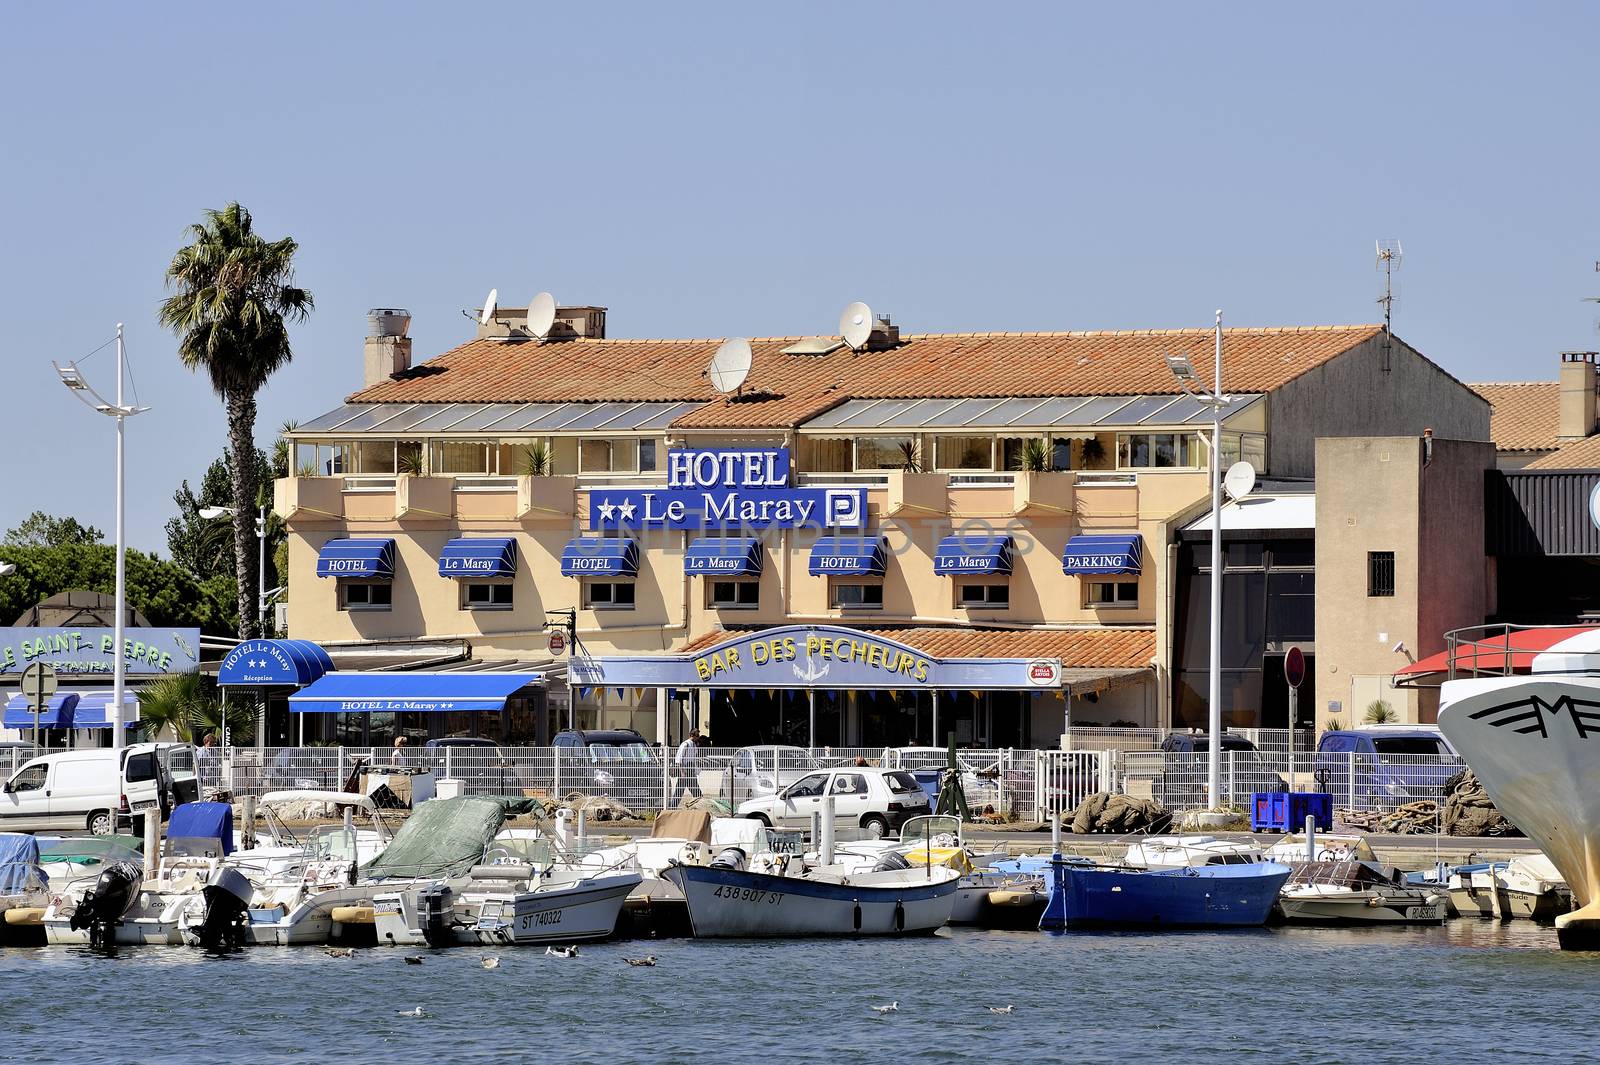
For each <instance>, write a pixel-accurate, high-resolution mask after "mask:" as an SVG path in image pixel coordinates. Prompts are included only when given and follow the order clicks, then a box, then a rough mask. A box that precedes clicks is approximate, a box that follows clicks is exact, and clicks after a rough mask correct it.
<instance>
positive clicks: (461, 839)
mask: <svg viewBox="0 0 1600 1065" xmlns="http://www.w3.org/2000/svg"><path fill="white" fill-rule="evenodd" d="M533 805H534V804H533V801H532V800H530V799H501V798H492V797H488V796H482V795H471V796H463V797H462V798H458V799H429V800H428V801H427V802H424V803H421V804H419V805H418V806H417V808H416V809H415V810H414V811H412V814H411V816H410V817H408V818H407V819H406V823H405V824H403V825H401V826H400V830H399V831H398V832H396V833H395V834H394V839H392V840H390V841H389V845H388V846H387V847H385V848H384V849H383V853H382V854H380V855H378V856H377V857H376V858H374V859H373V860H372V861H370V862H368V863H367V864H366V865H364V866H362V867H361V879H362V880H390V879H405V880H411V879H414V878H432V877H446V876H460V875H461V874H463V873H465V872H466V871H467V870H468V869H470V868H472V867H473V866H474V865H477V864H478V863H479V862H481V861H482V860H483V852H484V849H485V848H486V847H487V846H488V845H489V841H490V840H492V839H494V837H495V835H496V833H498V832H499V831H500V826H501V825H503V824H505V820H506V818H507V817H510V816H515V815H516V814H519V813H527V812H528V811H529V810H531V809H532V808H533Z"/></svg>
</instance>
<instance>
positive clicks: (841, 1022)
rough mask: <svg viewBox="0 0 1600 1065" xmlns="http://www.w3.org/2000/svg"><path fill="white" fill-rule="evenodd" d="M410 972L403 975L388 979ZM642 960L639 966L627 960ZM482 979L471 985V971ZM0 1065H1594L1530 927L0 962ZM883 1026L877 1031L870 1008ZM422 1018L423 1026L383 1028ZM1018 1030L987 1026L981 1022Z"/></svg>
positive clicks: (1572, 978)
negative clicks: (1146, 1064) (381, 1063)
mask: <svg viewBox="0 0 1600 1065" xmlns="http://www.w3.org/2000/svg"><path fill="white" fill-rule="evenodd" d="M408 954H409V955H413V956H421V957H422V958H423V963H422V964H421V965H409V964H406V963H405V961H404V956H405V955H408ZM646 954H652V955H654V956H655V957H656V958H657V959H658V963H657V964H656V965H655V966H654V967H645V966H639V967H634V966H630V965H628V964H626V962H625V960H624V959H626V958H639V957H642V956H643V955H646ZM485 956H492V957H498V958H499V959H500V965H499V966H498V967H497V968H494V969H486V968H484V965H483V962H482V961H481V959H482V958H483V957H485ZM0 980H3V982H4V986H6V987H7V988H9V989H10V990H9V991H8V992H7V993H6V994H5V995H4V996H0V1032H3V1033H4V1038H3V1039H0V1060H4V1061H8V1062H9V1061H26V1062H69V1061H86V1060H94V1061H96V1062H100V1063H103V1065H112V1063H117V1062H138V1063H147V1062H148V1063H161V1062H174V1063H177V1062H182V1063H184V1065H190V1063H193V1062H195V1061H197V1060H204V1061H239V1062H252V1063H256V1065H268V1063H275V1062H326V1061H331V1060H339V1061H378V1060H392V1061H450V1062H453V1063H468V1062H505V1061H516V1060H527V1061H544V1060H549V1061H561V1062H573V1063H577V1062H606V1063H616V1062H692V1061H704V1060H708V1055H712V1056H714V1059H715V1060H716V1061H717V1062H718V1063H719V1065H740V1063H746V1062H749V1063H762V1065H769V1063H771V1062H774V1061H819V1062H821V1061H826V1062H830V1063H839V1062H884V1061H892V1060H895V1059H896V1058H901V1057H904V1058H906V1059H908V1060H909V1059H912V1058H914V1059H915V1060H917V1061H920V1062H928V1061H934V1062H940V1061H949V1062H968V1061H970V1062H980V1061H981V1062H990V1063H992V1062H994V1061H996V1060H999V1059H1005V1060H1023V1059H1026V1060H1040V1061H1043V1060H1071V1061H1112V1060H1130V1061H1132V1060H1152V1059H1157V1058H1159V1059H1161V1060H1166V1061H1173V1060H1177V1061H1183V1062H1208V1061H1240V1060H1259V1061H1263V1062H1362V1063H1364V1065H1367V1063H1380V1062H1405V1063H1412V1062H1416V1061H1419V1060H1423V1059H1427V1060H1436V1061H1437V1060H1445V1061H1451V1060H1485V1058H1486V1056H1487V1057H1488V1058H1493V1057H1496V1056H1499V1055H1500V1054H1506V1053H1510V1052H1513V1051H1514V1052H1515V1053H1516V1055H1517V1056H1518V1058H1519V1059H1520V1060H1522V1061H1528V1062H1535V1061H1562V1062H1570V1061H1581V1060H1597V1058H1596V1056H1595V1055H1596V1046H1597V1044H1596V1042H1595V1039H1594V1033H1593V1028H1592V1009H1593V1004H1594V1003H1595V1002H1596V1001H1597V1000H1600V957H1596V956H1594V955H1584V954H1574V953H1562V952H1560V951H1558V950H1557V949H1556V942H1555V934H1554V931H1553V930H1552V929H1549V928H1546V927H1540V926H1537V925H1534V924H1533V923H1531V922H1528V921H1516V922H1512V923H1510V924H1506V925H1498V924H1494V923H1491V922H1487V921H1473V920H1457V921H1452V922H1449V923H1448V924H1446V925H1444V926H1442V927H1426V928H1421V927H1419V928H1381V929H1375V928H1368V929H1348V930H1347V929H1317V928H1304V927H1296V928H1278V929H1268V930H1259V931H1257V930H1251V931H1242V932H1229V933H1186V934H1185V933H1176V934H1166V935H1148V934H1132V933H1123V934H1098V935H1097V934H1081V933H1071V934H1066V935H1059V936H1050V935H1043V934H1040V933H1033V932H982V931H970V930H963V929H946V930H944V931H941V932H940V933H939V934H938V935H936V936H933V937H927V938H919V939H904V940H894V939H874V940H870V941H868V940H850V941H816V940H813V941H775V940H762V941H748V942H740V941H721V942H712V941H696V940H690V939H682V940H656V941H632V942H620V943H606V944H597V945H593V946H585V947H583V948H582V952H581V954H580V955H579V956H578V957H576V958H571V959H565V958H559V957H553V956H549V955H546V954H545V953H544V951H543V950H539V949H511V948H507V949H497V950H481V949H470V948H463V949H453V950H448V951H414V950H402V949H394V948H374V949H366V950H358V951H357V952H356V954H355V956H354V957H351V958H335V957H329V956H328V955H326V954H324V953H323V951H322V950H321V949H318V948H298V949H296V948H255V949H250V950H245V951H242V952H239V953H236V954H231V955H225V956H207V955H205V954H202V953H200V952H199V951H195V950H189V949H179V948H124V949H120V950H118V951H116V952H115V953H114V954H113V955H110V956H103V955H98V954H95V953H93V952H91V951H90V950H89V949H88V948H69V947H47V948H36V949H9V950H0ZM890 1002H898V1003H899V1009H898V1010H897V1011H895V1012H889V1013H879V1012H877V1011H875V1010H874V1009H873V1008H872V1007H874V1006H882V1005H885V1004H888V1003H890ZM417 1006H421V1007H422V1008H423V1012H424V1015H423V1016H421V1017H409V1016H401V1015H399V1014H400V1011H409V1010H413V1009H414V1008H415V1007H417ZM1007 1006H1011V1007H1014V1010H1013V1012H1011V1013H1007V1014H996V1013H992V1012H990V1008H991V1007H993V1008H999V1009H1003V1008H1004V1007H1007Z"/></svg>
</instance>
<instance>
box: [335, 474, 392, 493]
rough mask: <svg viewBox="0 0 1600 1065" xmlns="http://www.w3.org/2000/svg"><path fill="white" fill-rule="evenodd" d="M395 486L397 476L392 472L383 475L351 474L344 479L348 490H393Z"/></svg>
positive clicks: (345, 487)
mask: <svg viewBox="0 0 1600 1065" xmlns="http://www.w3.org/2000/svg"><path fill="white" fill-rule="evenodd" d="M394 487H395V476H394V474H392V473H391V474H384V475H383V476H372V475H360V476H349V477H346V478H345V479H344V491H346V492H393V491H394Z"/></svg>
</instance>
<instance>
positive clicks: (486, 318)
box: [478, 288, 500, 325]
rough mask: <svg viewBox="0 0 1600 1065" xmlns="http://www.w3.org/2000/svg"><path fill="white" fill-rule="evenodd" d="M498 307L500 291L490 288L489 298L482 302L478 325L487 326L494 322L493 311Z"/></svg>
mask: <svg viewBox="0 0 1600 1065" xmlns="http://www.w3.org/2000/svg"><path fill="white" fill-rule="evenodd" d="M499 305H500V290H499V289H497V288H491V289H490V290H489V298H488V299H486V300H484V301H483V312H482V313H481V314H479V315H478V324H479V325H488V324H489V323H490V322H492V321H493V320H494V309H495V308H496V307H498V306H499Z"/></svg>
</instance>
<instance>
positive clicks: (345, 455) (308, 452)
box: [294, 443, 355, 477]
mask: <svg viewBox="0 0 1600 1065" xmlns="http://www.w3.org/2000/svg"><path fill="white" fill-rule="evenodd" d="M354 467H355V462H354V459H353V457H352V455H351V445H350V444H347V443H346V444H308V443H296V444H295V446H294V472H295V476H296V477H339V476H342V475H344V474H346V473H353V472H354Z"/></svg>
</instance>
